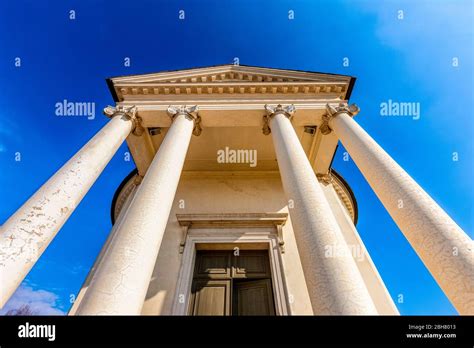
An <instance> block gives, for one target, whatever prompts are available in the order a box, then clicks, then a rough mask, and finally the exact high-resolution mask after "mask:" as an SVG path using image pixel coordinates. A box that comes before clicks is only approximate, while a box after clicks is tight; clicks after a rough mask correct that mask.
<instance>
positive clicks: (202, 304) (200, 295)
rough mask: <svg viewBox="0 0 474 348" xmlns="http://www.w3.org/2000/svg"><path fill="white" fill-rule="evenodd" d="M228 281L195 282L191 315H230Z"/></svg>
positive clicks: (229, 288)
mask: <svg viewBox="0 0 474 348" xmlns="http://www.w3.org/2000/svg"><path fill="white" fill-rule="evenodd" d="M230 285H231V281H230V280H196V281H195V282H194V284H193V289H192V294H191V296H192V299H191V303H192V306H191V313H190V314H191V315H230V298H231V297H230V296H231V294H230V292H231V286H230Z"/></svg>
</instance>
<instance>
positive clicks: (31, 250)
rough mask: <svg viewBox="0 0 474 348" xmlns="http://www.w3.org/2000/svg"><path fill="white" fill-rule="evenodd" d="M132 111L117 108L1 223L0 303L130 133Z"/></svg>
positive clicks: (9, 294) (12, 289)
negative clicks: (77, 150) (76, 151)
mask: <svg viewBox="0 0 474 348" xmlns="http://www.w3.org/2000/svg"><path fill="white" fill-rule="evenodd" d="M135 112H136V108H130V109H120V112H118V113H117V114H116V116H114V117H113V118H112V119H111V120H110V121H109V122H108V123H107V124H106V125H105V126H104V127H103V128H102V129H101V130H100V131H99V132H98V133H97V134H96V135H95V136H94V137H93V138H92V139H91V140H90V141H89V142H88V143H87V144H86V145H84V146H83V147H82V148H81V149H80V150H79V152H78V153H77V154H76V155H75V156H74V157H72V158H71V159H70V160H69V161H68V162H67V163H66V164H65V165H64V166H63V167H62V168H61V169H59V170H58V171H57V172H56V174H54V175H53V176H52V177H51V178H50V179H49V180H48V181H47V182H46V183H45V184H44V185H43V186H42V187H41V188H40V189H39V190H38V191H36V193H35V194H34V195H33V196H31V198H30V199H28V201H26V203H24V204H23V206H21V207H20V208H19V209H18V210H17V211H16V212H15V213H14V214H13V215H12V216H11V217H10V218H9V219H8V220H7V221H6V222H5V224H4V225H3V226H2V230H1V235H0V283H1V289H0V307H3V305H4V304H5V303H6V302H7V301H8V299H9V298H10V296H11V295H12V294H13V293H14V292H15V290H16V288H17V287H18V286H19V285H20V283H21V281H22V280H23V279H24V278H25V276H26V275H27V274H28V272H29V271H30V269H31V268H32V267H33V265H34V264H35V263H36V261H37V260H38V259H39V257H40V256H41V254H42V253H43V251H44V250H45V249H46V248H47V246H48V245H49V243H50V242H51V241H52V240H53V238H54V237H55V236H56V233H57V232H58V231H59V229H60V228H61V227H62V226H63V225H64V223H65V222H66V221H67V219H68V218H69V216H70V215H71V214H72V212H73V211H74V209H75V208H76V207H77V206H78V204H79V203H80V202H81V200H82V198H83V197H84V195H85V194H86V193H87V192H88V191H89V189H90V188H91V186H92V185H93V184H94V182H95V180H96V179H97V177H98V176H99V175H100V173H101V172H102V170H103V169H104V168H105V166H106V165H107V163H108V162H109V161H110V159H111V158H112V156H113V155H114V154H115V152H116V151H117V149H118V148H119V147H120V145H121V144H122V143H123V141H124V140H125V138H126V137H127V136H128V134H129V133H130V132H131V130H132V127H133V119H132V117H131V116H134V115H135ZM131 113H132V114H133V115H132V114H131Z"/></svg>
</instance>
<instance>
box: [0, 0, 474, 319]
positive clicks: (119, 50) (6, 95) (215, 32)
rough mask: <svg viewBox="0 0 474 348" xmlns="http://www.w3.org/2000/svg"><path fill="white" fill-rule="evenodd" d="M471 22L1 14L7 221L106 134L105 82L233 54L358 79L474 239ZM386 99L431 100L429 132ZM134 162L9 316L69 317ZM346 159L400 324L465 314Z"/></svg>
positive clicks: (297, 13)
mask: <svg viewBox="0 0 474 348" xmlns="http://www.w3.org/2000/svg"><path fill="white" fill-rule="evenodd" d="M70 10H74V11H75V16H76V18H75V19H74V20H71V19H70V18H69V16H70V12H69V11H70ZM180 10H184V14H185V19H184V20H180V19H179V18H178V15H179V11H180ZM289 11H293V13H294V19H289ZM399 11H403V19H401V18H400V17H401V12H399ZM473 13H474V8H473V3H472V2H471V1H456V2H448V1H344V2H342V1H255V0H253V1H242V0H241V1H182V0H173V1H143V0H138V1H130V2H125V1H84V0H83V1H61V2H60V3H59V2H58V3H57V4H52V3H51V2H38V1H24V0H20V1H14V2H13V1H11V2H6V1H3V2H1V3H0V91H1V93H0V187H1V194H2V198H3V199H2V201H1V203H0V223H3V222H5V221H6V219H7V218H8V217H9V216H10V215H11V214H12V213H13V212H14V211H15V210H16V209H17V208H18V207H20V206H21V204H22V203H23V202H24V201H25V200H26V199H28V197H29V196H30V195H31V194H33V193H34V192H35V190H36V189H38V188H39V187H40V186H41V184H43V183H44V182H45V181H46V180H47V179H48V178H49V177H50V176H51V175H52V174H54V172H55V171H56V170H57V169H58V168H59V167H60V166H61V165H62V164H64V163H65V162H66V161H67V160H68V159H69V158H70V157H71V156H72V155H73V154H74V153H75V152H76V151H77V150H78V149H79V148H80V147H81V146H82V145H83V144H85V143H86V142H87V140H88V139H90V138H91V137H92V136H93V135H94V134H95V133H96V132H97V131H98V130H99V129H100V128H101V127H102V126H103V125H104V124H105V123H106V122H107V119H106V118H105V116H102V115H101V109H102V108H103V107H104V106H106V105H108V104H112V103H113V101H112V98H111V96H110V94H109V91H108V88H107V86H106V84H105V78H106V77H111V76H117V75H127V74H139V73H148V72H156V71H161V70H174V69H184V68H192V67H198V66H209V65H217V64H227V63H233V61H234V58H235V57H237V58H238V59H239V60H240V63H241V64H245V65H256V66H266V67H273V68H288V69H301V70H312V71H319V72H329V73H340V74H347V75H352V76H356V77H357V82H356V85H355V88H354V91H353V94H352V97H351V101H352V102H355V103H357V104H358V105H359V106H360V107H361V113H360V114H359V115H358V116H357V121H358V122H359V123H360V124H361V125H362V126H363V127H364V128H365V129H366V130H367V131H368V133H369V134H371V135H372V136H373V137H374V138H375V139H376V140H377V141H378V142H379V144H380V145H381V146H382V147H384V148H385V149H386V150H387V152H388V153H390V154H391V155H392V157H393V158H394V159H395V160H397V161H398V163H399V164H400V165H401V166H402V167H404V168H405V169H406V170H407V172H408V173H409V174H411V175H412V177H413V178H414V179H415V180H416V181H417V182H418V183H420V184H421V186H422V187H424V188H425V190H426V191H427V192H428V193H429V194H430V195H431V196H432V197H433V198H434V199H435V200H436V201H437V202H438V203H439V204H440V205H441V207H443V208H444V209H445V210H446V211H447V212H448V214H449V215H450V216H451V217H452V218H453V219H454V220H455V221H456V222H457V223H458V224H459V225H460V226H461V227H462V228H463V229H464V230H465V231H466V232H467V233H468V234H470V236H471V237H472V236H473V234H472V231H473V226H474V219H473V208H472V206H473V204H472V202H473V198H474V189H473V182H472V177H473V165H472V158H474V154H473V150H474V146H473V140H472V137H473V130H474V129H473V128H474V127H473V121H472V117H473V115H472V102H473V85H474V84H473V82H474V81H473V78H474V74H473V63H472V62H473V58H474V57H473V48H474V39H473V24H472V23H473V22H474V21H473V20H474V18H473ZM125 57H129V58H130V62H131V64H130V66H129V67H126V66H124V59H125ZM16 58H20V59H21V66H19V67H17V66H15V59H16ZM344 58H348V59H349V66H344V65H343V60H344ZM456 59H457V63H458V64H457V65H456V64H453V63H454V62H456ZM64 99H67V100H69V101H80V102H94V103H96V106H97V109H96V117H95V118H94V119H93V120H88V119H87V118H86V117H57V116H56V115H55V104H56V103H57V102H61V101H63V100H64ZM389 99H391V100H393V101H399V102H414V103H420V106H421V117H420V119H419V120H413V118H410V117H383V116H381V115H380V104H381V103H383V102H387V101H388V100H389ZM126 151H127V148H126V145H123V146H122V147H121V148H120V149H119V151H118V152H117V154H116V156H115V157H114V158H113V160H112V161H111V162H110V163H109V165H108V166H107V168H106V169H105V171H104V172H103V174H102V175H101V177H100V178H99V179H98V180H97V182H96V183H95V185H94V186H93V187H92V189H91V190H90V192H89V193H88V195H87V196H86V197H85V199H84V200H83V201H82V203H81V205H80V206H79V207H78V208H77V209H76V211H75V213H74V214H73V215H72V216H71V218H70V219H69V221H68V222H67V223H66V225H65V226H64V227H63V228H62V230H61V231H60V232H59V233H58V235H57V236H56V238H55V239H54V241H53V242H52V243H51V244H50V246H49V247H48V249H47V250H46V252H45V253H44V254H43V256H42V257H41V259H40V260H39V261H38V263H37V264H36V266H35V267H34V268H33V270H32V271H31V272H30V273H29V275H28V276H27V278H26V280H25V282H24V283H23V285H22V287H21V288H20V290H19V291H18V292H17V294H15V296H14V298H13V300H12V301H11V302H10V303H9V304H8V305H7V306H10V307H11V306H16V305H18V303H22V302H25V301H31V303H33V304H35V308H37V311H38V313H45V314H46V313H52V314H53V313H59V312H61V311H62V312H66V311H67V310H68V308H69V307H70V298H71V296H74V295H75V294H77V292H78V291H79V289H80V286H81V284H82V282H83V280H84V279H85V277H86V275H87V273H88V270H89V268H90V267H91V265H92V264H93V262H94V260H95V257H96V256H97V254H98V252H99V250H100V248H101V246H102V244H103V242H104V241H105V239H106V237H107V235H108V233H109V231H110V228H111V222H110V217H109V216H110V214H109V212H110V204H111V200H112V197H113V193H114V191H115V189H116V188H117V186H118V185H119V183H120V182H121V181H122V179H123V178H124V177H125V175H126V174H128V173H129V172H130V171H131V170H132V169H133V168H134V164H133V162H126V161H124V153H125V152H126ZM344 151H345V150H344V148H343V147H342V146H340V147H339V150H338V153H337V155H336V157H335V161H334V165H333V166H334V168H335V169H336V170H338V171H339V172H340V173H341V174H342V175H343V176H344V177H345V178H346V180H347V181H348V183H349V184H350V185H351V187H352V189H353V191H354V192H355V195H356V197H357V199H358V203H359V223H358V226H357V227H358V230H359V233H360V235H361V237H362V239H363V241H364V243H365V245H366V246H367V248H368V250H369V252H370V254H371V256H372V259H373V261H374V263H375V265H376V266H377V268H378V270H379V272H380V274H381V276H382V278H383V279H384V281H385V284H386V286H387V288H388V290H389V292H390V294H391V296H392V298H393V299H394V300H395V302H396V304H397V306H398V308H399V310H400V312H401V313H402V314H408V315H410V314H453V313H456V311H455V310H454V308H453V307H452V306H451V304H450V303H449V301H448V300H447V298H446V297H445V296H444V294H443V293H442V292H441V290H440V289H439V287H438V286H437V284H436V282H435V281H434V280H433V278H432V277H431V276H430V274H429V272H428V271H427V270H426V268H425V267H424V265H423V264H422V262H421V261H420V260H419V258H418V257H417V255H416V254H415V252H414V251H413V250H412V249H411V247H410V246H409V244H408V242H407V241H406V239H405V238H404V237H403V235H402V234H401V232H400V231H399V230H398V228H397V227H396V225H395V224H394V223H393V222H392V220H391V218H390V217H389V215H388V214H387V212H386V211H385V210H384V208H383V206H382V205H381V204H380V202H379V201H378V199H377V198H376V196H375V195H374V193H373V192H372V191H371V189H370V187H369V186H368V184H367V183H366V181H365V180H364V178H363V177H362V175H361V174H360V172H359V171H358V170H357V168H356V167H355V165H354V163H353V162H352V161H348V162H346V161H343V153H344ZM18 152H19V153H20V155H21V161H15V154H16V153H18ZM454 152H456V153H457V154H458V160H457V161H453V153H454ZM400 295H402V297H403V302H402V303H399V300H400V299H401V297H400ZM0 313H2V312H0Z"/></svg>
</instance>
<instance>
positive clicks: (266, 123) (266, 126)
mask: <svg viewBox="0 0 474 348" xmlns="http://www.w3.org/2000/svg"><path fill="white" fill-rule="evenodd" d="M265 111H266V112H267V114H266V115H265V116H263V128H262V132H263V134H265V135H268V134H270V133H271V129H270V119H271V118H272V117H273V116H275V115H276V114H283V115H285V116H286V117H288V118H290V119H291V117H292V114H293V113H295V111H296V108H295V106H294V105H293V104H291V105H286V106H282V105H281V104H278V105H276V106H273V105H268V104H265Z"/></svg>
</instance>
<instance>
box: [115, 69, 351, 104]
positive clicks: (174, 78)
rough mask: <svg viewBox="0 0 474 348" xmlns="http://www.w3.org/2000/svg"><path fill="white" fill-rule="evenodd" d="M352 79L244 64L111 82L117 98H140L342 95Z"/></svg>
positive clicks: (125, 77) (155, 74) (128, 77)
mask: <svg viewBox="0 0 474 348" xmlns="http://www.w3.org/2000/svg"><path fill="white" fill-rule="evenodd" d="M351 79H352V78H351V77H350V76H345V75H334V74H324V73H317V72H307V71H298V70H285V69H272V68H261V67H252V66H242V65H221V66H214V67H207V68H195V69H185V70H177V71H165V72H158V73H152V74H141V75H130V76H122V77H115V78H111V79H109V80H108V81H109V85H110V87H111V88H113V89H114V90H115V94H116V96H118V99H121V100H123V99H125V98H126V96H133V95H135V96H137V95H170V94H171V95H172V94H180V95H184V94H188V95H189V94H198V95H203V94H255V93H257V94H265V93H269V94H287V93H302V94H308V93H339V94H341V95H342V96H343V95H345V92H347V90H348V86H349V84H350V81H351Z"/></svg>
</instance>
